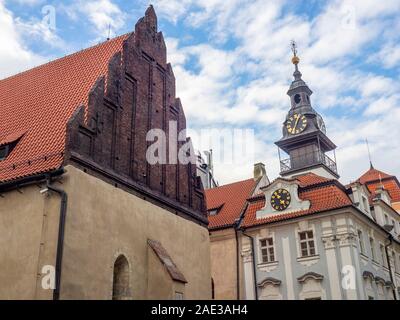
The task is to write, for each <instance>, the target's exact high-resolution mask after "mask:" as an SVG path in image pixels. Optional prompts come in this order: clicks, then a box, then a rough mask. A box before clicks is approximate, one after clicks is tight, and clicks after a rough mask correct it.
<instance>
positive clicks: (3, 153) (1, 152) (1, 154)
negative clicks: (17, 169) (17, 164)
mask: <svg viewBox="0 0 400 320" xmlns="http://www.w3.org/2000/svg"><path fill="white" fill-rule="evenodd" d="M9 149H10V148H9V146H8V145H5V146H1V147H0V161H2V160H4V159H5V158H6V157H7V156H8V153H9V152H8V151H9Z"/></svg>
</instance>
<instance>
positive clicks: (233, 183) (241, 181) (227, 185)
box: [207, 178, 254, 191]
mask: <svg viewBox="0 0 400 320" xmlns="http://www.w3.org/2000/svg"><path fill="white" fill-rule="evenodd" d="M250 180H253V181H254V179H253V178H249V179H245V180H239V181H236V182H231V183H227V184H224V185H222V186H218V187H216V188H212V189H207V191H212V190H215V189H219V188H224V187H229V186H232V185H235V184H239V183H243V182H249V181H250Z"/></svg>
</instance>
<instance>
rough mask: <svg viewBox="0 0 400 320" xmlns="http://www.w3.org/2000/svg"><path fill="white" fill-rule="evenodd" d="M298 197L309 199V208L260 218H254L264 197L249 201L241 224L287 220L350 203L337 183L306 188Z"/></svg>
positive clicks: (261, 206)
mask: <svg viewBox="0 0 400 320" xmlns="http://www.w3.org/2000/svg"><path fill="white" fill-rule="evenodd" d="M299 197H300V199H302V200H309V201H310V203H311V206H310V209H309V210H302V211H297V212H293V213H284V212H283V213H282V214H279V215H274V216H271V217H265V218H262V219H257V218H256V212H257V211H259V210H261V209H262V208H263V207H264V206H265V198H260V197H259V198H258V200H255V201H252V202H250V205H249V206H248V208H247V210H246V213H245V217H244V219H243V222H242V226H244V227H251V226H256V225H260V224H264V223H272V222H277V221H283V220H288V219H292V218H296V217H301V216H307V215H311V214H314V213H318V212H321V211H326V210H333V209H338V208H343V207H347V206H350V205H351V204H352V202H351V200H350V198H349V197H348V196H347V194H346V193H345V192H344V191H343V190H342V189H340V188H339V187H338V186H337V185H335V184H331V185H327V186H323V187H316V188H312V189H308V188H307V189H306V190H304V191H300V192H299Z"/></svg>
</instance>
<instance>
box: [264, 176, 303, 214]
mask: <svg viewBox="0 0 400 320" xmlns="http://www.w3.org/2000/svg"><path fill="white" fill-rule="evenodd" d="M277 189H286V190H288V191H289V193H290V196H291V202H290V204H289V206H288V208H287V209H286V210H283V211H276V210H275V209H273V208H272V206H271V202H270V199H271V196H272V194H273V193H274V191H276V190H277ZM298 189H299V182H298V180H295V179H293V180H286V179H282V178H278V179H276V180H275V181H274V182H272V183H271V184H270V185H268V186H266V187H264V188H261V190H262V191H263V192H264V196H265V207H264V208H262V209H261V210H259V211H257V212H256V218H257V219H262V218H265V217H266V216H268V217H272V216H276V215H282V214H287V213H293V212H298V211H304V210H308V209H310V205H311V203H310V201H308V200H302V199H300V198H299V192H298Z"/></svg>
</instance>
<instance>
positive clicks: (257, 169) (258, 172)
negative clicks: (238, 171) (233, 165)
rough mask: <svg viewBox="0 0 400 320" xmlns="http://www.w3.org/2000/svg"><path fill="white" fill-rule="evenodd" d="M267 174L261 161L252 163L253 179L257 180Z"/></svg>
mask: <svg viewBox="0 0 400 320" xmlns="http://www.w3.org/2000/svg"><path fill="white" fill-rule="evenodd" d="M266 175H267V171H265V164H264V163H262V162H259V163H256V164H255V165H254V180H259V179H261V178H262V177H265V176H266Z"/></svg>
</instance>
